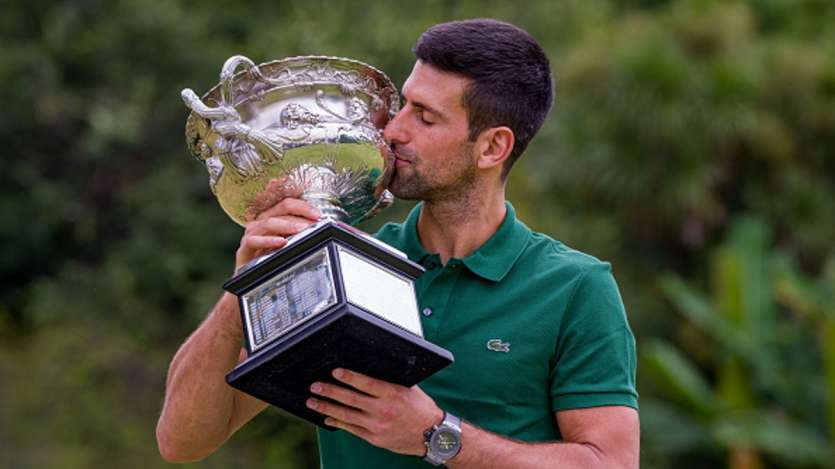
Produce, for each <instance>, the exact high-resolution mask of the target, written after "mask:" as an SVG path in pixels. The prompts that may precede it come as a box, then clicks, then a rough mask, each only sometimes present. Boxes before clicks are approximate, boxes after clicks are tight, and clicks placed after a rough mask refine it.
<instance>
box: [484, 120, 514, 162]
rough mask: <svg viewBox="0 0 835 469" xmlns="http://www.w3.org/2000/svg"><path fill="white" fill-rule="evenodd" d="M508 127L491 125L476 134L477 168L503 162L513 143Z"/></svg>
mask: <svg viewBox="0 0 835 469" xmlns="http://www.w3.org/2000/svg"><path fill="white" fill-rule="evenodd" d="M515 141H516V140H515V138H514V137H513V131H512V130H510V128H509V127H504V126H501V127H491V128H489V129H487V130H485V131H484V132H482V133H481V135H479V136H478V141H477V143H476V148H478V168H479V169H489V168H493V167H496V166H501V165H503V164H504V162H505V160H507V158H508V157H509V156H510V152H511V151H512V150H513V144H514V143H515Z"/></svg>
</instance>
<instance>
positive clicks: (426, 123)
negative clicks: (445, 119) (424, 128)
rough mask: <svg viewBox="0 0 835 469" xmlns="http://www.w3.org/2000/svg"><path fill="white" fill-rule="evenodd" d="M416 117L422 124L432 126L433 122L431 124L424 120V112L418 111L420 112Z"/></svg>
mask: <svg viewBox="0 0 835 469" xmlns="http://www.w3.org/2000/svg"><path fill="white" fill-rule="evenodd" d="M418 116H419V117H420V121H421V122H422V123H423V124H425V125H432V124H434V122H432V121H430V120H427V119H426V113H425V112H423V111H420V112H419V113H418Z"/></svg>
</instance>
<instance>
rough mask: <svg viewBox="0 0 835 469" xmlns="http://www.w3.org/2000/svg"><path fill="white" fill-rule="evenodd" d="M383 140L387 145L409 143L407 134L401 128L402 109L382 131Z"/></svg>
mask: <svg viewBox="0 0 835 469" xmlns="http://www.w3.org/2000/svg"><path fill="white" fill-rule="evenodd" d="M383 138H385V139H386V142H388V143H389V144H392V143H406V142H408V141H409V136H408V133H407V132H406V129H404V128H403V109H401V110H400V112H398V113H397V114H395V115H394V117H392V118H391V120H390V121H389V122H388V124H386V128H385V129H383Z"/></svg>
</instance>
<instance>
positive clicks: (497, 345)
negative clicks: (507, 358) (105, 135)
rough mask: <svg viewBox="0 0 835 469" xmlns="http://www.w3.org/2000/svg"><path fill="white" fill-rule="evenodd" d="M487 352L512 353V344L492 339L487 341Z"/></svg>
mask: <svg viewBox="0 0 835 469" xmlns="http://www.w3.org/2000/svg"><path fill="white" fill-rule="evenodd" d="M487 350H492V351H493V352H504V353H507V352H510V342H502V339H490V340H488V341H487Z"/></svg>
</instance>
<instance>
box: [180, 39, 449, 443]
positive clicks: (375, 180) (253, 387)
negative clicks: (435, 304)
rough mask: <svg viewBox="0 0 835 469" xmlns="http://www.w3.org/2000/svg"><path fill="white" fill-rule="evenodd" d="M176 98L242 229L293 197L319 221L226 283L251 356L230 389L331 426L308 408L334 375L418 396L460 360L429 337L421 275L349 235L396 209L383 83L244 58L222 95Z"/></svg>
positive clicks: (393, 254)
mask: <svg viewBox="0 0 835 469" xmlns="http://www.w3.org/2000/svg"><path fill="white" fill-rule="evenodd" d="M182 98H183V100H184V101H185V103H186V106H188V107H189V108H190V109H191V111H192V112H191V114H190V115H189V116H188V120H187V121H186V139H187V143H188V147H189V149H190V150H191V152H192V153H193V154H194V155H195V156H196V157H197V158H198V159H199V160H200V161H202V162H203V163H204V164H205V165H206V168H207V169H208V172H209V186H210V187H211V190H212V192H213V193H214V194H215V196H216V197H217V199H218V201H219V202H220V205H221V207H222V208H223V210H224V211H225V212H226V213H227V214H228V215H229V216H230V217H231V218H232V219H233V220H234V221H235V222H237V223H238V224H240V225H245V224H246V223H247V222H248V221H250V220H253V219H255V218H256V217H257V216H258V214H260V213H261V212H263V211H264V210H267V209H269V208H270V207H272V206H274V205H275V204H277V203H278V202H280V201H281V200H282V199H284V198H286V197H298V198H301V199H304V200H306V201H308V202H310V203H311V204H313V205H314V206H316V207H317V208H318V209H319V211H320V213H321V214H322V218H321V220H320V221H319V222H318V223H316V224H315V225H313V226H311V227H310V228H308V229H307V230H305V231H303V232H301V233H299V234H297V235H295V236H293V237H291V238H290V240H289V241H288V243H287V245H286V246H285V247H283V248H282V249H280V250H278V251H276V252H273V253H271V254H268V255H265V256H262V257H261V258H258V259H255V260H254V261H252V262H250V263H249V264H248V265H246V266H244V267H243V268H241V269H240V270H239V271H238V272H236V275H235V276H234V277H233V278H232V279H230V280H229V281H227V282H226V283H225V284H224V288H225V289H226V290H228V291H230V292H232V293H234V294H235V295H237V296H238V300H239V305H240V309H241V319H242V323H243V328H244V337H245V342H246V343H245V346H246V349H247V351H248V352H249V356H248V358H247V360H245V361H244V362H242V363H241V364H239V365H238V366H237V367H235V369H234V370H232V371H231V372H230V373H229V374H228V375H227V377H226V378H227V382H228V383H229V384H231V385H232V386H234V387H236V388H238V389H241V390H243V391H245V392H247V393H249V394H251V395H253V396H255V397H257V398H259V399H261V400H263V401H265V402H269V403H271V404H274V405H277V406H279V407H282V408H284V409H285V410H287V411H289V412H292V413H294V414H296V415H298V416H300V417H302V418H305V419H307V420H309V421H311V422H313V423H316V424H317V425H320V426H323V427H324V417H323V416H322V415H320V414H318V413H315V412H312V411H310V410H309V409H307V407H306V406H305V400H306V399H307V398H308V397H309V395H310V393H309V386H310V384H312V383H313V382H314V381H333V378H331V375H330V373H331V370H333V369H334V368H337V367H343V368H348V369H353V370H356V371H359V372H361V373H365V374H368V375H370V376H373V377H376V378H379V379H383V380H386V381H389V382H394V383H398V384H402V385H404V386H411V385H413V384H416V383H417V382H419V381H421V380H422V379H424V378H426V377H428V376H429V375H431V374H433V373H435V372H436V371H438V370H440V369H441V368H443V367H445V366H447V365H448V364H450V363H451V362H452V360H453V358H452V354H450V353H449V352H448V351H447V350H444V349H442V348H440V347H438V346H436V345H434V344H432V343H430V342H428V341H426V340H425V339H423V334H422V330H421V326H420V316H419V315H418V309H417V302H416V299H415V291H414V284H413V282H414V279H415V278H416V277H417V276H419V275H420V274H421V273H423V269H422V268H421V267H420V265H418V264H415V263H413V262H411V261H409V260H408V259H407V257H406V256H405V255H404V254H403V253H401V252H400V251H398V250H396V249H394V248H392V247H390V246H388V245H386V244H384V243H382V242H380V241H378V240H376V239H375V238H373V237H371V236H369V235H367V234H365V233H363V232H362V231H359V230H357V229H356V228H353V227H352V225H353V224H356V223H358V222H359V221H362V220H364V219H367V218H369V217H371V216H373V215H374V214H375V213H377V211H379V210H380V209H381V208H384V207H385V206H387V205H389V204H390V203H391V201H392V199H393V197H392V195H391V193H389V192H388V191H387V190H386V186H387V184H388V181H389V178H390V176H391V171H392V168H393V159H394V157H393V154H392V152H391V149H390V148H389V146H388V145H387V144H386V143H385V141H384V140H383V138H382V133H381V132H382V129H383V128H384V127H385V125H386V124H387V123H388V121H389V120H390V119H391V118H392V117H393V116H394V114H395V113H396V112H397V111H398V109H399V99H398V94H397V90H396V89H395V87H394V85H393V84H392V82H391V80H390V79H389V78H388V77H387V76H386V75H385V74H383V73H382V72H381V71H379V70H377V69H375V68H373V67H371V66H369V65H367V64H364V63H362V62H358V61H355V60H350V59H344V58H337V57H313V56H308V57H293V58H288V59H283V60H277V61H273V62H269V63H265V64H261V65H255V63H254V62H252V61H251V60H250V59H248V58H246V57H243V56H240V55H237V56H234V57H231V58H229V59H228V60H227V61H226V63H224V65H223V69H222V71H221V74H220V84H218V85H217V86H215V87H214V88H212V89H211V90H209V92H208V93H206V94H205V95H204V96H203V97H202V98H200V97H198V96H197V94H196V93H194V92H193V91H192V90H190V89H184V90H183V91H182ZM326 428H327V427H326Z"/></svg>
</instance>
